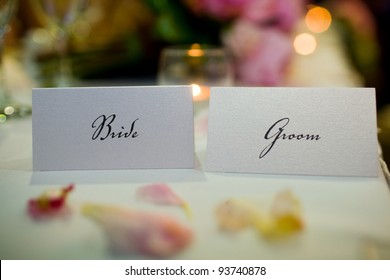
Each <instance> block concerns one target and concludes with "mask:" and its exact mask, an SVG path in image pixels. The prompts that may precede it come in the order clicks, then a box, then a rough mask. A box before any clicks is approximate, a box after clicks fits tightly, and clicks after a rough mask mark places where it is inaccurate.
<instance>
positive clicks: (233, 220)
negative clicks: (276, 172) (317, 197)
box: [216, 191, 304, 240]
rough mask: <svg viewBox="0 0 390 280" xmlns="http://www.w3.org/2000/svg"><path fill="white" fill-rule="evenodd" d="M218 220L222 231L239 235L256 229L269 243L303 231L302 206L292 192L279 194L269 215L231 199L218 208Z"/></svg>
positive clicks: (252, 206) (253, 206) (245, 201)
mask: <svg viewBox="0 0 390 280" xmlns="http://www.w3.org/2000/svg"><path fill="white" fill-rule="evenodd" d="M216 216H217V220H218V223H219V226H220V228H221V229H223V230H227V231H231V232H238V231H240V230H242V229H245V228H254V229H256V230H257V231H258V232H259V233H260V234H261V235H262V236H263V237H264V238H266V239H269V240H271V239H272V240H275V239H278V238H281V237H286V236H289V235H291V234H293V233H296V232H299V231H301V230H303V228H304V222H303V219H302V210H301V205H300V203H299V200H298V199H297V198H296V197H295V196H294V195H293V193H292V192H291V191H283V192H281V193H278V194H277V195H276V197H275V198H274V200H273V202H272V205H271V208H270V210H269V211H264V210H261V209H259V208H257V207H256V205H255V204H254V203H253V202H251V201H249V200H243V199H242V200H238V199H229V200H227V201H225V202H223V203H222V204H220V205H219V206H218V207H217V209H216Z"/></svg>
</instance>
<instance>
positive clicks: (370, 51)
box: [3, 0, 390, 159]
mask: <svg viewBox="0 0 390 280" xmlns="http://www.w3.org/2000/svg"><path fill="white" fill-rule="evenodd" d="M38 2H40V3H45V2H47V3H48V2H50V1H49V0H47V1H43V0H40V1H37V0H22V1H19V5H18V7H17V10H16V11H15V14H14V16H13V18H12V20H11V22H10V24H9V28H8V32H7V33H6V34H5V44H4V52H3V62H4V63H3V64H4V65H3V68H4V69H5V70H4V76H5V78H6V86H8V87H10V88H12V91H13V92H17V91H21V90H25V89H26V88H27V89H31V87H49V86H57V85H58V84H57V83H56V81H55V76H56V75H57V74H58V71H59V67H60V66H59V58H58V51H59V47H58V40H59V39H58V38H59V36H60V35H61V32H66V36H67V37H66V38H67V40H66V43H65V44H66V46H65V45H62V48H63V50H66V55H67V59H69V61H70V64H71V70H69V71H71V72H72V75H73V76H74V79H75V80H74V82H73V84H72V85H80V86H84V85H104V84H107V83H108V84H112V85H116V84H117V85H136V84H155V83H157V80H156V78H157V74H158V71H159V61H160V54H161V51H162V50H163V49H164V48H166V47H169V46H176V45H187V46H194V45H193V44H197V46H203V45H212V46H218V47H221V48H223V49H225V50H226V52H227V54H228V58H229V61H230V62H231V66H232V69H233V74H234V84H235V85H244V86H330V87H331V86H366V87H375V88H376V92H377V108H378V126H379V128H380V133H379V138H380V141H381V143H382V147H383V150H384V154H385V158H387V159H388V158H390V148H389V147H390V109H389V106H390V105H389V104H390V93H389V87H390V86H389V79H388V77H389V76H390V75H389V67H390V62H389V52H390V50H389V40H390V39H389V38H390V36H389V35H388V34H387V31H388V30H389V29H388V26H389V18H390V14H389V13H390V1H389V0H371V1H369V0H323V1H319V0H312V1H310V0H252V1H251V0H208V1H207V0H169V1H168V0H89V1H81V2H85V3H83V4H84V5H83V6H82V7H81V6H80V9H79V10H78V11H72V12H69V11H65V8H63V10H61V9H60V11H59V13H60V15H58V14H57V15H56V18H54V19H53V17H52V18H50V17H48V13H50V5H49V8H48V7H46V8H47V9H46V10H44V11H43V12H42V10H40V9H39V8H37V7H35V5H36V3H38ZM53 2H75V3H76V0H72V1H58V0H57V1H53ZM79 2H80V1H79ZM47 3H46V5H47ZM42 5H43V4H42ZM60 7H61V6H60ZM51 8H53V7H51ZM52 12H53V11H52ZM57 12H58V11H57ZM16 95H17V94H16Z"/></svg>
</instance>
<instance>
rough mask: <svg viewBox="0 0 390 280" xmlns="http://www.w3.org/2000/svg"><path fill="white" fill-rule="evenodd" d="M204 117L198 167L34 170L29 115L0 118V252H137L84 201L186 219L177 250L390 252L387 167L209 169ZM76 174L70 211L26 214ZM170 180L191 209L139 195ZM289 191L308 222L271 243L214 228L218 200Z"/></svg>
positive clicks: (194, 253) (54, 255)
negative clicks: (318, 171) (314, 171)
mask: <svg viewBox="0 0 390 280" xmlns="http://www.w3.org/2000/svg"><path fill="white" fill-rule="evenodd" d="M204 118H205V116H204V115H203V116H202V112H198V113H197V118H196V123H195V127H196V129H197V134H196V135H197V136H196V141H195V143H196V157H197V163H198V164H197V166H196V168H195V169H182V170H112V171H102V170H101V171H50V172H32V145H31V143H32V127H31V118H26V119H21V120H12V121H8V122H6V123H3V124H1V125H0V178H1V179H0V200H1V203H0V225H1V231H0V257H1V259H118V258H126V259H143V258H147V256H144V255H138V254H128V255H117V254H115V253H112V252H111V251H110V250H109V249H108V246H107V245H108V244H107V240H106V239H105V235H104V234H103V232H102V230H101V228H100V227H99V226H98V225H97V224H95V223H94V222H92V221H91V220H90V219H88V218H87V217H85V216H84V215H83V214H82V213H81V212H80V206H81V205H83V203H85V202H96V203H101V204H109V205H117V206H123V207H127V208H131V209H138V210H146V211H155V212H159V213H166V214H168V215H171V216H173V217H176V218H177V219H178V220H180V221H181V222H183V223H185V224H186V225H188V226H189V227H190V228H191V229H192V230H193V232H194V236H195V239H194V241H193V242H192V244H191V245H190V246H189V247H188V248H186V249H185V250H184V251H182V252H180V253H178V254H177V255H174V256H173V258H177V259H371V258H382V259H390V195H389V187H388V185H387V183H386V180H385V178H384V175H383V173H382V172H381V174H380V176H379V177H377V178H369V177H316V176H282V175H263V174H234V173H210V172H204V171H203V170H202V165H203V161H204V158H205V153H206V133H205V130H202V125H201V124H202V122H203V121H204ZM70 182H73V183H75V184H76V187H75V190H74V191H73V192H72V193H71V195H70V196H69V200H68V203H69V205H70V209H71V215H69V216H67V217H65V218H54V219H50V220H45V221H36V220H34V219H31V217H29V215H28V214H27V212H26V208H27V202H28V200H29V199H31V198H34V197H37V196H38V195H39V194H41V193H42V192H43V191H45V190H47V189H50V188H59V187H60V186H62V185H65V184H68V183H70ZM156 182H164V183H167V184H168V185H169V186H170V187H171V188H172V189H173V190H174V191H175V192H176V193H177V194H178V195H180V196H181V197H182V198H184V199H185V200H186V201H187V202H188V204H189V206H190V208H191V209H192V212H193V217H192V218H191V219H189V218H188V217H187V216H186V215H185V214H184V212H183V211H181V209H179V208H175V207H167V206H157V205H152V204H148V203H145V202H141V201H139V200H137V199H136V196H135V193H136V190H137V189H138V188H139V187H140V186H143V185H146V184H149V183H156ZM285 189H288V190H291V191H292V192H293V193H294V194H295V195H296V196H297V198H298V199H299V200H300V202H301V204H302V206H303V209H304V211H303V219H304V222H305V228H304V230H303V231H302V232H300V233H298V234H296V235H293V236H291V237H289V238H286V239H283V240H279V241H277V242H270V241H267V240H265V239H264V238H262V237H261V236H260V235H259V234H258V233H256V232H255V231H253V230H250V229H247V230H243V231H241V232H239V233H237V234H228V233H226V232H223V231H221V230H220V229H219V227H218V224H217V220H216V217H215V209H216V207H217V205H219V204H220V203H221V202H223V201H225V200H226V199H229V198H243V199H251V200H253V201H258V202H264V201H270V200H271V199H272V198H273V197H274V196H275V194H277V193H278V192H280V191H282V190H285Z"/></svg>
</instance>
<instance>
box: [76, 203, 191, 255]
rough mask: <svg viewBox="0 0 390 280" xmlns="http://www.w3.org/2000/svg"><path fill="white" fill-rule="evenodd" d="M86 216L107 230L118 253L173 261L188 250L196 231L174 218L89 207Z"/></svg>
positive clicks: (94, 206) (86, 208)
mask: <svg viewBox="0 0 390 280" xmlns="http://www.w3.org/2000/svg"><path fill="white" fill-rule="evenodd" d="M83 213H84V214H85V215H86V216H87V217H90V218H92V219H93V220H95V221H96V222H97V223H98V224H99V225H100V226H102V228H103V229H104V230H105V232H106V234H107V237H108V240H109V243H110V246H111V249H112V250H113V251H114V252H117V253H140V254H145V255H149V256H155V257H169V256H171V255H173V254H176V253H178V252H180V251H181V250H183V249H184V248H186V247H187V246H188V245H189V244H190V243H191V241H192V237H193V234H192V231H191V230H190V229H189V228H187V227H186V226H184V225H182V224H180V223H179V222H178V221H176V220H175V219H174V218H172V217H169V216H164V215H161V214H152V213H147V212H140V211H131V210H128V209H124V208H119V207H114V206H105V205H96V204H86V205H84V207H83Z"/></svg>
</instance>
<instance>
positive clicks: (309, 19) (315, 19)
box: [305, 6, 332, 33]
mask: <svg viewBox="0 0 390 280" xmlns="http://www.w3.org/2000/svg"><path fill="white" fill-rule="evenodd" d="M305 22H306V26H307V28H308V29H309V30H310V31H312V32H314V33H321V32H325V31H326V30H328V29H329V27H330V25H331V23H332V15H331V14H330V12H329V11H328V10H327V9H325V8H323V7H318V6H315V7H313V8H311V9H310V10H309V11H308V12H307V14H306V17H305Z"/></svg>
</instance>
